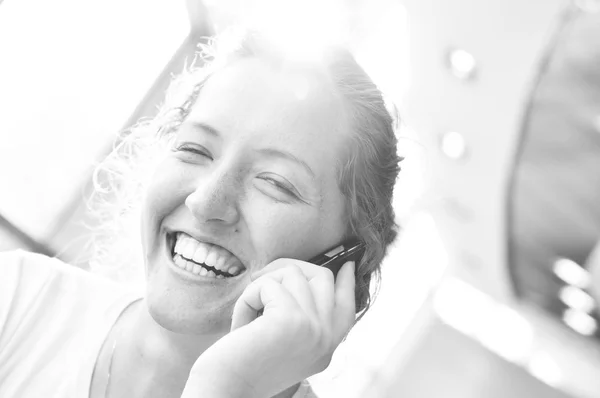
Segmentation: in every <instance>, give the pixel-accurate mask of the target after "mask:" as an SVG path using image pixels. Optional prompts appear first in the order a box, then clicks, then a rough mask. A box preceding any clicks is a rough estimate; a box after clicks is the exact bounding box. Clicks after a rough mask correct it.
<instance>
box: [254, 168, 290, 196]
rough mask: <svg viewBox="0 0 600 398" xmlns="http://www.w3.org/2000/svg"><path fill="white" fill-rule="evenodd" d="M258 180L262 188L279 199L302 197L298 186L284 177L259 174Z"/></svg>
mask: <svg viewBox="0 0 600 398" xmlns="http://www.w3.org/2000/svg"><path fill="white" fill-rule="evenodd" d="M257 181H258V185H259V188H260V190H261V191H263V192H264V193H266V194H267V195H269V196H271V197H272V198H274V199H275V200H277V201H286V200H287V201H289V199H290V198H292V199H299V198H300V195H299V194H298V191H297V190H296V188H295V187H294V186H293V185H292V184H291V183H290V182H289V181H287V180H286V179H285V178H283V177H280V176H275V175H273V174H266V175H265V174H263V175H260V176H258V178H257Z"/></svg>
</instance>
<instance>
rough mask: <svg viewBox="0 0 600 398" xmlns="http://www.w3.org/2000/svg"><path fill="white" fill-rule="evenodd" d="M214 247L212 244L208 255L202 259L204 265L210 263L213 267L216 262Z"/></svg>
mask: <svg viewBox="0 0 600 398" xmlns="http://www.w3.org/2000/svg"><path fill="white" fill-rule="evenodd" d="M215 249H216V248H215V247H214V246H213V247H211V248H210V251H209V252H208V255H207V256H206V260H204V263H205V264H206V265H210V266H211V267H214V266H215V264H216V263H217V254H218V253H217V250H215Z"/></svg>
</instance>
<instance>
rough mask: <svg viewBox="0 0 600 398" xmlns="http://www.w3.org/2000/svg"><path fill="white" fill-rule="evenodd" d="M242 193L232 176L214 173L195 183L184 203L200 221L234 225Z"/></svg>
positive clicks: (236, 220)
mask: <svg viewBox="0 0 600 398" xmlns="http://www.w3.org/2000/svg"><path fill="white" fill-rule="evenodd" d="M242 194H243V192H242V187H241V184H240V183H239V182H237V181H236V179H235V178H234V177H233V176H231V175H229V174H217V173H214V174H212V175H210V176H205V178H203V179H202V181H200V182H198V183H197V184H196V187H195V189H194V191H193V192H192V193H190V194H189V195H188V196H187V198H186V199H185V205H186V207H187V208H188V209H189V210H190V211H191V212H192V214H193V215H194V217H195V218H196V219H197V220H198V221H200V222H202V223H217V224H222V225H234V224H236V223H237V222H238V220H239V217H240V216H239V211H238V203H239V198H240V196H241V195H242Z"/></svg>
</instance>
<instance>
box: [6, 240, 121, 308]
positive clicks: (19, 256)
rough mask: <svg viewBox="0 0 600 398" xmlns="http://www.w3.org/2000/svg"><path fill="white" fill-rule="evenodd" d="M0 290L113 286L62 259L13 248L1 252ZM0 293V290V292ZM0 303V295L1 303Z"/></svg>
mask: <svg viewBox="0 0 600 398" xmlns="http://www.w3.org/2000/svg"><path fill="white" fill-rule="evenodd" d="M0 273H1V274H2V278H0V292H4V294H5V295H6V294H10V292H12V293H13V294H15V293H16V290H18V291H19V295H20V296H23V295H25V296H26V295H27V293H28V292H35V293H36V294H39V293H41V292H42V291H44V290H46V289H48V288H51V287H55V288H57V289H61V290H65V289H66V290H69V289H80V288H92V289H93V288H94V287H95V286H97V288H100V289H102V288H115V286H116V285H115V284H114V283H112V282H110V281H109V280H107V279H105V278H101V277H98V276H96V275H93V274H91V273H89V272H87V271H84V270H82V269H80V268H77V267H74V266H72V265H69V264H66V263H64V262H63V261H61V260H59V259H57V258H53V257H48V256H45V255H42V254H37V253H31V252H26V251H23V250H15V251H11V252H3V253H0ZM0 294H1V293H0ZM2 302H3V300H2V298H1V296H0V304H1V303H2Z"/></svg>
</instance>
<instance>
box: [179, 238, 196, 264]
mask: <svg viewBox="0 0 600 398" xmlns="http://www.w3.org/2000/svg"><path fill="white" fill-rule="evenodd" d="M197 247H198V241H196V240H193V239H187V240H186V244H185V247H184V248H183V253H181V255H182V256H183V257H185V258H187V259H189V260H191V259H192V257H194V253H195V252H196V248H197Z"/></svg>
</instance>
